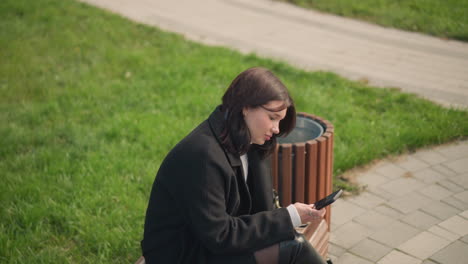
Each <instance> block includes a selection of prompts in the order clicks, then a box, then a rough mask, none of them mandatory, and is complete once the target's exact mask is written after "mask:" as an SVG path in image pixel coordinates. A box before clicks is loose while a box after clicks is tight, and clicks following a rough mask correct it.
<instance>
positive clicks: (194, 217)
mask: <svg viewBox="0 0 468 264" xmlns="http://www.w3.org/2000/svg"><path fill="white" fill-rule="evenodd" d="M213 155H215V156H213ZM223 158H224V155H223ZM219 159H220V157H219V156H216V153H211V152H208V153H207V152H204V153H202V154H200V155H197V157H196V158H194V157H191V160H190V161H186V162H183V163H184V164H183V165H182V164H179V166H178V167H179V168H180V170H181V171H185V172H188V173H189V175H186V179H187V180H186V182H185V183H183V184H182V188H181V191H182V193H180V197H181V201H180V202H181V204H180V207H181V208H182V210H183V211H184V212H185V214H186V217H187V220H188V222H189V227H190V230H191V232H192V233H193V234H195V235H196V236H197V237H198V238H199V239H200V241H201V242H202V244H203V245H204V246H205V247H206V248H207V249H208V250H210V251H211V252H212V253H214V254H240V253H247V252H253V251H256V250H258V249H261V248H264V247H267V246H269V245H272V244H275V243H278V242H280V241H284V240H290V239H293V238H294V228H293V225H292V223H291V219H290V217H289V213H288V211H287V209H285V208H280V209H276V210H272V211H263V212H258V213H255V214H252V215H244V216H240V217H234V216H231V215H229V214H228V213H227V210H226V195H228V194H227V192H228V191H229V190H230V186H229V184H230V183H231V181H230V180H229V179H230V177H235V176H234V172H233V171H232V168H230V167H229V168H226V166H225V165H224V166H223V165H221V163H220V162H219Z"/></svg>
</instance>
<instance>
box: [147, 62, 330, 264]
mask: <svg viewBox="0 0 468 264" xmlns="http://www.w3.org/2000/svg"><path fill="white" fill-rule="evenodd" d="M295 118H296V111H295V108H294V103H293V100H292V99H291V97H290V96H289V93H288V91H287V89H286V87H285V86H284V85H283V83H282V82H281V81H280V80H279V79H278V78H277V77H276V76H275V75H273V73H271V72H270V71H268V70H266V69H264V68H251V69H248V70H246V71H244V72H242V73H241V74H240V75H239V76H237V77H236V78H235V79H234V81H233V82H232V83H231V85H230V86H229V88H228V89H227V91H226V93H225V94H224V96H223V99H222V104H221V105H220V106H218V107H217V108H216V109H215V110H214V112H213V113H212V114H211V115H210V116H209V118H208V119H207V120H206V121H204V122H202V123H201V124H200V125H199V126H198V127H197V128H195V129H194V130H193V131H192V132H191V133H190V134H189V135H188V136H186V137H185V138H184V139H183V140H182V141H181V142H179V143H178V144H177V145H176V146H175V147H174V148H173V149H172V150H171V151H170V152H169V154H168V155H167V157H166V158H165V160H164V161H163V163H162V164H161V167H160V168H159V171H158V174H157V176H156V179H155V181H154V184H153V188H152V191H151V196H150V200H149V205H148V209H147V212H146V221H145V230H144V238H143V241H142V243H141V245H142V250H143V255H144V257H145V260H146V263H149V264H152V263H245V264H247V263H281V264H282V263H325V262H324V260H323V259H322V258H321V257H320V256H319V255H318V254H317V252H316V251H315V250H314V249H313V248H312V247H311V246H310V244H309V243H308V242H307V241H305V239H304V237H303V236H302V235H299V234H298V233H297V232H296V231H295V229H294V228H295V227H296V226H298V225H301V224H302V223H306V222H313V221H320V220H321V219H322V217H323V216H324V214H325V209H322V210H320V211H318V210H315V209H314V207H313V205H307V204H302V203H295V204H294V205H289V206H288V207H287V208H276V209H275V208H274V204H273V193H272V180H271V175H270V165H269V162H268V157H269V155H270V154H271V153H272V152H273V150H274V148H275V146H276V137H278V136H283V135H287V134H288V133H289V132H290V131H291V130H292V129H293V128H294V126H295Z"/></svg>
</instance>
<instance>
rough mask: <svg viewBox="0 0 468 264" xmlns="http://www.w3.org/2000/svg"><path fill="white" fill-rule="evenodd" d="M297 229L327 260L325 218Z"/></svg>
mask: <svg viewBox="0 0 468 264" xmlns="http://www.w3.org/2000/svg"><path fill="white" fill-rule="evenodd" d="M296 230H297V231H298V232H299V233H302V234H303V235H304V236H305V237H306V238H307V240H308V241H309V242H310V243H311V245H312V246H313V247H314V248H315V250H317V251H318V252H319V254H320V255H321V256H322V257H323V258H324V259H325V260H326V259H327V254H328V239H329V232H328V225H327V222H326V221H325V220H322V221H321V222H320V223H318V224H315V225H312V224H309V225H307V226H306V227H302V228H297V229H296ZM135 264H145V258H144V257H143V256H141V257H140V258H139V259H138V260H137V261H136V262H135Z"/></svg>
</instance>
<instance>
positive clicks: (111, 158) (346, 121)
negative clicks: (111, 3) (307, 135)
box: [0, 0, 468, 263]
mask: <svg viewBox="0 0 468 264" xmlns="http://www.w3.org/2000/svg"><path fill="white" fill-rule="evenodd" d="M0 17H1V19H0V46H1V47H2V49H1V52H0V62H1V63H0V91H1V94H2V96H1V97H0V146H1V147H0V172H1V181H2V184H0V201H1V203H0V262H2V263H4V262H6V263H132V262H133V261H135V260H136V259H137V258H138V256H139V255H140V249H139V241H140V239H141V237H142V232H143V219H144V214H145V210H146V205H147V199H148V196H149V192H150V188H151V184H152V182H153V180H154V175H155V174H156V171H157V169H158V167H159V165H160V163H161V161H162V159H163V158H164V156H165V154H166V153H167V152H168V151H169V149H170V148H171V147H172V146H173V145H174V144H176V143H177V142H178V141H179V140H180V139H181V138H182V137H184V135H186V134H187V133H188V132H189V131H190V130H191V129H192V128H194V126H195V125H197V124H198V123H199V122H201V121H202V120H204V119H205V118H206V117H207V116H208V115H209V113H210V112H211V111H212V110H213V109H214V108H215V106H216V105H218V104H219V103H220V97H221V95H222V94H223V92H224V90H225V89H226V88H227V86H228V85H229V82H230V81H231V80H232V79H233V78H234V77H235V76H236V75H237V74H238V73H239V72H241V71H242V70H244V69H246V68H248V67H252V66H264V67H267V68H270V69H271V70H272V71H273V72H275V73H276V74H277V75H278V76H279V77H280V78H281V79H283V80H284V82H285V84H286V85H287V86H288V87H289V88H290V90H291V93H292V94H293V96H294V98H295V100H296V103H297V108H298V110H299V111H305V112H309V113H313V114H316V115H318V116H322V117H324V118H326V119H328V120H330V121H331V122H332V123H333V124H334V125H335V131H336V135H335V175H339V174H340V173H342V172H344V171H345V170H348V169H350V168H353V167H355V166H358V165H361V164H366V163H368V162H370V161H371V160H374V159H378V158H382V157H385V156H387V155H391V154H398V153H401V152H405V151H410V150H414V149H416V148H419V147H422V146H425V145H430V144H439V143H442V142H447V141H451V140H455V139H459V138H462V137H466V136H467V135H468V122H466V120H468V113H467V112H463V111H458V110H452V109H445V108H441V107H439V106H437V105H434V104H432V103H430V102H428V101H425V100H422V99H418V98H416V97H415V96H413V95H408V94H403V93H400V92H398V91H396V90H392V89H375V88H369V87H367V86H365V85H363V84H360V83H357V82H351V81H348V80H345V79H343V78H340V77H338V76H336V75H334V74H331V73H325V72H315V73H310V72H305V71H301V70H298V69H295V68H293V67H290V66H288V65H286V64H284V63H281V62H276V61H272V60H267V59H260V58H258V57H257V56H255V55H248V56H245V55H241V54H239V53H238V52H234V51H231V50H228V49H225V48H218V47H206V46H203V45H199V44H195V43H192V42H189V41H186V40H184V39H183V38H182V37H180V36H178V35H175V34H170V33H166V32H162V31H160V30H158V29H155V28H151V27H148V26H144V25H140V24H136V23H133V22H129V21H128V20H125V19H123V18H121V17H119V16H116V15H113V14H110V13H107V12H105V11H102V10H99V9H97V8H94V7H90V6H88V5H86V4H82V3H78V2H75V1H72V0H36V1H27V0H3V1H0ZM335 182H336V184H337V185H340V186H341V185H343V184H346V183H344V182H342V181H340V180H339V179H337V180H336V181H335Z"/></svg>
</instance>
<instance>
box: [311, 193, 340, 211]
mask: <svg viewBox="0 0 468 264" xmlns="http://www.w3.org/2000/svg"><path fill="white" fill-rule="evenodd" d="M342 193H343V190H338V191H336V192H334V193H332V194H330V195H328V196H327V197H325V198H323V199H322V200H320V201H318V202H316V203H315V204H314V208H315V209H317V210H320V209H322V208H324V207H325V206H327V205H330V204H332V203H333V202H335V201H336V200H337V199H338V198H340V196H341V194H342Z"/></svg>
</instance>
